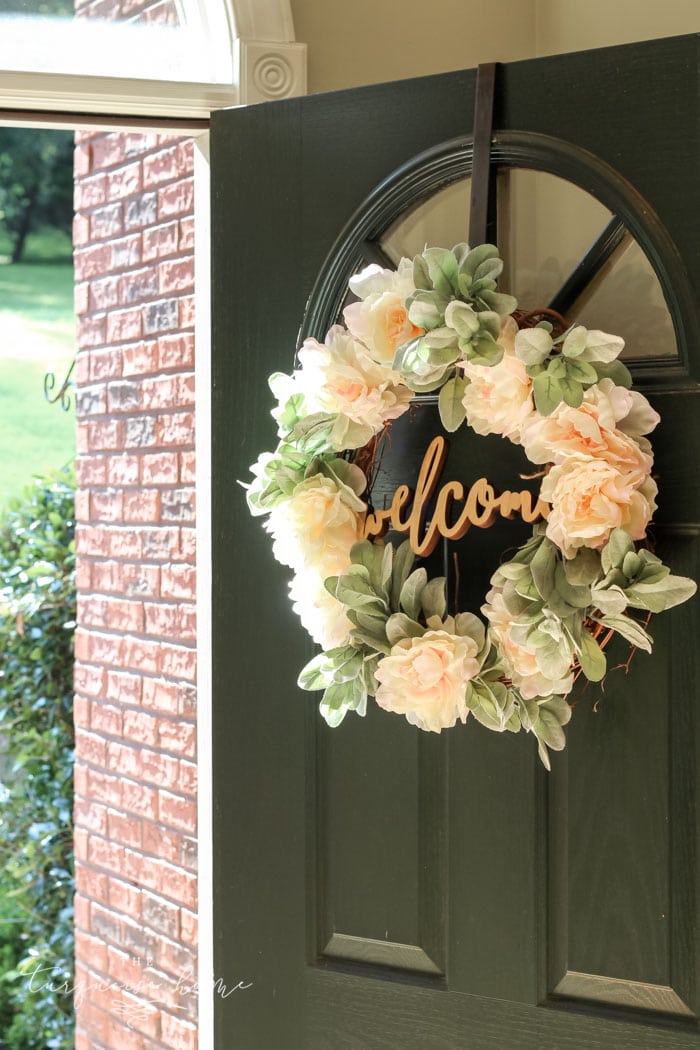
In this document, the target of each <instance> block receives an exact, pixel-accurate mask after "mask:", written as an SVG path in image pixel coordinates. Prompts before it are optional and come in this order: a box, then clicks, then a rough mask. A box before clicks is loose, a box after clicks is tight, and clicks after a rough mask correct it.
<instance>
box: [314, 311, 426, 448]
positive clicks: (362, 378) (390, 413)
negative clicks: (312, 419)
mask: <svg viewBox="0 0 700 1050" xmlns="http://www.w3.org/2000/svg"><path fill="white" fill-rule="evenodd" d="M299 360H300V362H301V364H302V369H301V371H300V372H297V373H295V377H297V381H298V387H299V389H300V390H301V391H302V392H303V394H304V399H305V404H306V408H307V412H308V414H312V413H314V412H325V413H328V415H337V417H338V418H337V419H336V421H335V423H334V425H333V430H332V433H331V446H332V448H334V449H335V450H336V451H340V450H341V449H349V448H360V447H361V446H362V445H366V444H367V442H368V441H369V440H370V438H371V437H372V436H373V435H374V434H376V433H378V432H379V431H380V430H381V429H382V427H383V425H384V423H385V422H387V421H388V420H392V419H397V418H398V417H399V416H401V415H403V413H404V412H405V411H406V409H407V408H408V405H409V402H410V401H411V398H412V397H413V393H412V391H410V390H409V389H408V387H407V386H406V385H405V384H404V383H402V382H401V376H400V375H399V373H398V372H394V371H392V369H390V368H386V367H384V366H382V365H379V364H377V363H376V362H375V361H373V360H372V358H371V357H370V356H369V354H368V353H367V352H366V350H365V348H364V347H363V346H362V345H361V344H360V343H359V342H357V340H356V339H354V338H353V336H352V335H350V334H349V333H348V332H346V331H345V329H344V328H342V327H341V326H340V325H335V326H334V327H333V328H331V330H330V331H329V333H328V335H327V336H326V343H325V344H323V343H319V342H317V341H316V340H315V339H307V340H305V342H304V345H303V347H302V349H301V350H300V351H299Z"/></svg>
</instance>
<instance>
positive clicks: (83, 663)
mask: <svg viewBox="0 0 700 1050" xmlns="http://www.w3.org/2000/svg"><path fill="white" fill-rule="evenodd" d="M85 630H88V628H85ZM75 664H76V666H80V667H88V668H90V667H91V668H94V669H95V670H96V671H97V670H99V671H102V670H104V667H105V665H104V664H101V663H98V662H96V661H95V660H76V661H75ZM121 670H122V671H123V673H124V674H128V675H131V676H132V677H138V678H148V679H151V680H153V681H159V682H160V681H165V682H166V683H168V684H173V685H179V684H181V683H182V678H180V677H179V676H177V677H176V676H175V675H167V674H159V673H158V672H157V671H138V672H136V671H132V670H129V669H127V668H125V667H124V668H122V669H121ZM189 684H190V683H188V685H189ZM192 687H193V688H195V689H196V688H197V686H196V683H192ZM80 695H81V696H82V695H83V694H82V693H81V694H80ZM93 699H94V697H93ZM127 706H129V707H135V708H139V709H141V710H144V711H150V710H151V708H150V707H144V706H143V704H129V705H127ZM173 717H178V716H173ZM180 717H182V716H180ZM193 721H194V719H193Z"/></svg>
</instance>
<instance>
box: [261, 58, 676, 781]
mask: <svg viewBox="0 0 700 1050" xmlns="http://www.w3.org/2000/svg"><path fill="white" fill-rule="evenodd" d="M494 84H495V69H494V67H486V68H484V69H480V71H479V76H478V81H477V107H476V113H475V133H474V147H473V166H472V199H471V212H470V238H469V239H470V245H467V244H466V243H458V244H457V245H455V246H454V247H453V248H451V249H447V248H441V247H437V246H429V247H426V248H425V249H424V250H423V251H422V252H421V253H420V254H418V255H416V256H415V257H414V258H413V259H406V258H404V259H401V261H400V262H399V264H398V266H397V268H396V269H393V268H389V267H387V266H383V265H380V263H377V262H371V263H370V264H369V265H367V266H365V267H364V268H363V269H361V270H360V272H354V271H356V270H357V268H358V263H359V258H358V256H362V255H363V254H365V255H366V254H367V244H368V241H367V238H368V236H369V235H370V234H371V233H372V232H374V231H373V225H374V227H375V229H376V228H378V229H379V230H381V229H385V228H386V226H387V225H388V224H389V222H388V221H387V214H386V199H387V198H386V194H384V193H383V192H379V193H378V194H376V195H375V196H374V200H373V201H372V200H371V201H370V206H369V207H368V208H366V209H365V211H364V215H363V219H362V222H361V223H359V222H358V223H357V224H356V226H355V228H354V229H352V230H351V231H350V232H349V235H347V234H346V235H345V236H344V237H341V241H340V250H338V251H337V252H336V253H335V254H334V256H333V257H332V258H331V260H329V263H328V266H327V267H326V272H325V273H324V275H322V280H321V282H320V286H319V289H317V294H315V295H313V296H312V300H311V306H310V309H309V313H308V315H307V319H306V320H307V324H306V331H309V330H311V331H312V332H316V333H318V332H320V329H319V328H318V324H319V322H320V320H321V319H322V318H323V315H324V311H325V316H326V317H328V316H337V313H338V309H339V306H340V301H342V299H341V300H339V298H338V293H339V289H340V294H341V296H342V298H343V299H344V298H345V297H346V291H345V287H344V285H345V282H344V281H343V282H341V281H339V280H338V275H339V273H347V272H353V276H351V277H350V278H349V281H348V282H347V283H348V284H349V289H350V291H351V292H352V293H353V294H354V296H355V297H356V301H355V302H352V303H350V304H349V305H347V306H346V307H345V309H344V310H343V314H342V316H343V321H344V324H334V325H332V327H331V328H330V330H329V331H328V333H327V334H326V336H325V338H324V339H323V340H322V341H321V340H319V339H318V338H314V335H313V334H312V335H309V336H307V338H306V339H304V341H303V343H302V346H301V348H300V349H299V351H298V354H297V360H296V363H297V367H295V369H294V370H293V372H292V374H291V375H285V374H281V373H277V374H275V375H273V376H271V377H270V387H271V389H272V392H273V394H274V396H275V398H276V401H277V404H276V407H275V408H274V409H273V410H272V415H273V417H274V419H275V420H276V422H277V426H278V438H279V442H278V445H277V448H276V449H275V451H274V452H264V453H263V454H262V455H261V456H260V457H259V459H258V461H257V463H256V464H255V465H254V466H253V468H252V470H253V473H254V475H255V480H254V481H253V482H252V483H251V484H250V485H249V486H248V493H247V496H248V504H249V507H250V510H251V512H252V513H253V514H258V515H265V528H266V529H267V531H268V532H269V533H270V534H271V536H272V538H273V554H274V556H275V558H276V559H277V560H278V561H280V562H281V563H282V564H284V565H286V566H288V567H289V568H291V569H292V571H293V577H292V581H291V584H290V597H291V600H292V603H293V607H294V610H295V612H296V613H297V614H298V615H299V617H300V619H301V621H302V623H303V625H304V627H305V628H306V630H307V631H308V633H309V634H310V635H311V637H312V638H313V639H314V641H316V642H317V643H318V644H319V645H320V646H321V647H322V650H323V651H322V652H321V653H320V654H319V655H318V656H316V657H314V658H313V659H312V660H311V661H310V662H309V663H308V664H307V666H306V667H305V668H304V669H303V671H302V672H301V675H300V677H299V685H300V686H301V688H302V689H307V690H323V697H322V699H321V702H320V710H321V714H322V715H323V717H324V718H325V719H326V721H327V722H328V723H329V724H330V725H332V726H337V725H339V724H340V722H342V720H343V718H344V717H345V715H346V713H347V712H349V711H354V712H356V713H358V714H360V715H363V714H364V713H365V711H366V709H367V704H368V702H369V701H370V700H373V701H374V702H376V703H377V704H378V705H379V706H380V707H382V708H384V709H385V710H387V711H391V712H394V713H397V714H401V715H404V716H405V717H406V719H407V720H408V721H409V722H410V723H412V724H413V725H415V726H417V727H418V728H420V729H422V730H426V731H433V732H441V731H442V730H443V729H448V728H453V727H455V726H456V725H457V724H460V725H463V724H464V723H467V721H468V718H469V715H470V714H471V715H472V716H473V719H474V720H475V721H477V722H480V723H481V724H482V725H483V726H485V727H486V728H488V729H491V730H494V731H496V732H504V731H509V732H514V733H515V732H519V731H520V730H525V731H526V732H530V733H532V734H533V735H534V737H535V738H536V740H537V742H538V749H539V754H540V757H541V759H542V762H543V763H544V764H545V766H546V767H547V768H549V757H548V749H553V750H561V749H562V748H563V747H564V746H565V733H564V729H563V727H564V725H566V723H567V722H568V721H569V719H570V717H571V706H570V703H569V699H568V698H569V696H570V694H571V691H572V689H573V687H574V684H575V682H576V681H577V679H579V678H581V677H583V678H585V679H587V680H589V681H593V682H598V681H600V680H601V679H602V678H603V677H604V676H605V674H606V672H607V661H606V655H605V648H606V646H607V643H608V642H609V640H610V639H611V638H612V636H613V635H614V634H619V635H621V636H622V638H624V639H625V640H626V641H627V642H628V643H629V645H630V646H631V648H632V651H634V650H635V649H637V648H640V649H644V650H646V651H647V652H651V647H652V640H651V637H650V635H649V633H648V630H647V628H648V623H649V618H650V616H651V614H652V613H654V612H661V611H663V610H665V609H668V608H671V607H673V606H674V605H678V604H679V603H681V602H683V601H686V600H687V599H688V598H690V597H691V596H692V595H693V594H694V593H695V589H696V588H695V584H694V583H693V582H692V581H691V580H689V579H686V578H685V577H679V576H673V575H671V572H670V569H669V568H668V567H666V566H665V565H663V564H662V562H661V561H660V559H659V558H658V557H656V555H655V554H654V553H653V551H652V549H651V544H650V542H649V539H648V535H647V530H648V527H649V524H650V522H651V520H652V516H653V513H654V511H655V509H656V497H657V493H658V488H657V483H656V481H655V479H654V478H653V476H652V469H653V453H652V448H651V444H650V442H649V439H648V437H647V435H648V434H649V433H650V432H651V431H652V430H653V429H654V427H655V426H656V424H657V423H658V421H659V416H658V414H657V413H656V412H655V411H654V409H653V408H652V407H651V405H650V404H649V402H648V401H647V399H646V398H645V397H644V396H643V395H642V394H641V393H639V392H638V391H635V390H633V389H632V379H631V375H630V373H629V371H628V369H627V368H626V367H625V365H624V364H623V363H622V362H621V361H620V360H619V355H620V353H621V351H622V349H623V346H624V341H623V340H622V339H621V338H620V337H619V336H616V335H611V334H608V333H606V332H602V331H599V330H592V329H588V328H586V327H584V326H583V325H581V324H577V323H576V322H575V321H573V322H569V321H568V320H566V319H564V318H563V317H561V316H560V315H559V314H558V313H557V312H556V311H552V310H549V309H542V310H538V311H534V312H527V313H526V312H524V311H519V310H518V304H517V301H516V300H515V298H514V297H513V296H511V295H508V294H504V292H503V291H500V290H499V289H498V287H497V281H498V278H499V277H500V275H501V272H502V270H503V263H502V261H501V259H500V257H499V253H498V249H497V248H496V247H495V246H494V245H492V244H489V243H485V242H486V230H487V219H488V202H489V197H490V192H489V183H490V178H491V165H490V157H489V154H490V146H491V139H492V134H491V112H492V106H493V91H494ZM454 152H455V153H456V154H457V155H458V151H454ZM436 156H439V154H436ZM447 156H448V163H447V164H445V151H444V150H443V151H442V158H441V164H435V165H433V167H432V168H431V165H430V163H428V164H427V165H424V166H423V168H422V169H421V170H420V178H419V180H418V181H419V182H420V185H421V191H422V192H423V195H425V193H426V192H427V189H429V188H430V187H429V184H430V183H431V181H432V188H438V187H439V186H442V185H444V184H445V182H448V181H452V180H453V179H454V178H455V177H458V176H457V175H456V174H455V173H456V172H457V171H458V170H459V174H460V175H461V174H462V173H463V172H462V170H461V169H462V168H463V157H460V156H458V157H457V159H458V161H459V166H457V165H453V166H452V167H450V162H449V150H448V151H447ZM417 170H418V169H417ZM399 181H400V180H399ZM404 181H405V180H404ZM410 181H411V180H410V179H409V180H408V184H409V187H410ZM413 190H414V194H413V199H412V200H411V199H410V198H409V199H407V200H405V201H401V203H402V204H403V206H404V207H405V206H406V204H409V203H413V201H414V200H415V196H416V193H415V186H414V187H413ZM380 191H381V188H380ZM398 197H399V199H400V197H401V194H398ZM380 205H381V206H380ZM392 207H394V208H395V207H396V201H395V202H394V203H393V205H392ZM373 208H374V214H373ZM382 209H383V211H384V214H383V215H382ZM396 214H398V213H397V212H396V213H395V214H394V215H393V216H391V218H394V217H395V215H396ZM380 217H381V221H382V222H383V225H380V226H379V227H377V225H376V224H377V221H378V219H380ZM362 227H364V229H363V228H362ZM329 309H330V310H331V312H330V313H329ZM421 395H423V396H424V395H430V396H432V397H437V400H438V407H439V415H440V420H441V424H442V428H443V431H444V433H440V434H436V435H435V437H434V439H433V440H432V441H431V442H430V444H429V447H428V449H427V451H426V452H425V456H424V458H423V461H422V464H421V467H420V470H419V473H418V480H417V482H416V485H415V487H414V488H413V489H409V487H408V486H407V485H405V484H401V485H399V486H397V487H396V489H395V491H394V493H393V496H392V498H391V500H390V501H389V502H388V504H387V505H386V506H382V507H375V506H374V505H373V502H372V485H373V480H374V476H375V472H376V467H377V464H378V462H379V461H380V460H381V455H382V449H383V447H384V446H385V444H386V442H387V441H388V440H390V436H391V428H392V423H393V422H394V421H395V420H396V419H398V418H399V417H401V416H402V415H403V414H404V413H406V412H407V411H408V410H409V407H410V406H411V403H412V402H413V401H414V399H415V398H420V397H421ZM461 427H469V428H471V430H472V431H474V432H475V433H476V434H479V435H487V434H497V435H499V436H500V437H502V438H503V439H504V440H507V441H509V442H512V443H513V444H516V445H519V446H521V447H522V449H523V451H524V453H525V455H526V457H527V459H528V460H529V461H530V463H531V464H532V473H533V475H536V476H537V477H538V479H539V483H540V488H539V493H538V496H537V498H536V499H533V498H532V497H531V493H530V492H529V491H528V490H526V489H523V488H522V487H517V486H514V488H513V490H512V491H511V490H509V491H501V492H497V491H496V490H495V489H494V487H493V485H492V484H491V483H490V482H489V480H488V478H486V477H481V478H476V479H473V480H471V482H470V483H467V481H466V479H461V478H460V479H451V480H448V481H446V482H443V481H442V470H443V468H444V460H445V450H446V440H447V439H446V437H445V434H451V433H454V432H455V431H457V430H458V429H460V428H461ZM514 516H515V517H519V518H522V520H523V521H525V522H527V523H528V524H531V526H532V532H531V535H530V537H529V539H528V540H527V542H526V543H525V544H523V545H522V546H521V547H520V548H519V549H518V550H517V552H516V553H515V555H514V556H511V557H508V558H507V559H505V558H503V559H502V560H501V563H500V564H497V565H494V566H493V575H492V576H491V585H490V589H489V590H488V591H487V593H486V594H485V595H484V596H483V604H482V605H481V607H480V608H479V609H476V610H461V611H460V610H456V609H455V610H452V611H449V610H448V599H447V588H446V580H445V578H444V577H443V576H440V577H433V578H429V576H428V572H427V569H426V567H425V566H424V565H422V564H420V562H421V560H422V559H424V558H425V557H427V555H429V554H430V552H431V551H432V550H433V549H434V548H435V545H436V544H437V543H438V541H439V540H440V539H442V540H444V541H448V542H449V541H450V540H454V539H457V538H460V537H462V536H464V535H465V534H466V533H467V531H468V530H469V529H471V528H479V529H484V528H488V527H490V525H492V524H493V523H494V521H496V520H497V519H498V518H511V517H514ZM404 535H405V536H407V539H405V540H402V536H404Z"/></svg>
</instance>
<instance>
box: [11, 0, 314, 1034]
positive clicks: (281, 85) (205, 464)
mask: <svg viewBox="0 0 700 1050" xmlns="http://www.w3.org/2000/svg"><path fill="white" fill-rule="evenodd" d="M175 2H176V3H177V4H178V5H179V6H180V8H181V10H182V11H183V13H184V14H185V16H186V18H187V19H188V20H189V21H190V24H192V20H193V19H194V20H196V19H199V23H198V24H199V25H200V27H201V28H202V29H203V31H204V32H205V33H206V34H208V36H209V38H210V40H211V41H212V46H216V47H218V48H222V47H223V48H225V49H226V51H227V55H228V56H229V58H230V69H231V78H230V83H227V84H222V83H218V84H214V83H187V82H169V81H154V80H132V79H125V78H121V79H120V78H107V77H94V76H87V75H80V74H75V75H65V74H52V73H41V72H37V71H36V70H34V71H32V69H31V68H28V69H27V70H26V71H22V72H9V71H2V70H0V125H5V126H6V125H20V126H23V127H37V128H42V127H62V128H66V129H68V130H75V129H88V128H92V129H101V130H106V131H107V130H109V131H114V130H119V131H121V130H131V129H135V128H140V129H142V130H148V131H153V132H154V133H158V132H177V133H178V134H182V135H187V136H192V137H193V138H194V141H195V146H196V149H195V217H196V221H195V273H196V281H195V301H196V312H195V317H196V321H195V340H196V345H197V354H196V364H195V383H196V390H197V399H196V417H195V418H196V435H195V441H196V448H197V473H196V493H197V677H198V687H197V689H198V704H197V712H198V713H197V735H198V760H197V764H198V773H199V786H198V829H199V830H198V921H199V943H198V985H199V1014H198V1039H199V1045H200V1046H206V1047H214V1045H215V1043H214V980H215V977H216V976H217V975H215V974H214V901H213V850H212V836H211V828H212V814H213V795H212V788H213V785H212V780H211V769H212V673H211V661H212V643H211V635H212V623H211V589H212V562H211V397H210V389H211V327H210V309H211V301H210V293H209V288H210V281H209V271H210V262H209V258H210V252H209V241H210V215H209V199H210V192H209V190H210V170H209V133H208V128H209V117H210V114H211V113H212V111H213V110H216V109H222V108H224V107H227V106H233V105H245V104H249V103H253V102H262V101H267V100H275V99H279V98H285V97H290V96H294V95H301V94H305V93H306V45H305V44H301V43H298V42H296V41H295V39H294V24H293V19H292V12H291V7H290V0H175ZM194 24H197V22H196V21H195V23H194ZM220 59H221V54H219V60H220ZM28 66H30V63H29V62H28Z"/></svg>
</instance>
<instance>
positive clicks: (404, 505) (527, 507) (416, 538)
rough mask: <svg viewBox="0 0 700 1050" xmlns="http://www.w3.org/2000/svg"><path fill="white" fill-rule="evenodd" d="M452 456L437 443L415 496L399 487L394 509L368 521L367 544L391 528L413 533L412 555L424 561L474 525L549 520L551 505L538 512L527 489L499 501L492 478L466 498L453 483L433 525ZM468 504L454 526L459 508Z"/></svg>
mask: <svg viewBox="0 0 700 1050" xmlns="http://www.w3.org/2000/svg"><path fill="white" fill-rule="evenodd" d="M446 456H447V443H446V441H445V439H444V438H443V437H436V438H433V440H432V441H431V442H430V444H429V445H428V448H427V450H426V453H425V455H424V457H423V462H422V464H421V468H420V472H419V474H418V480H417V482H416V488H415V491H414V492H412V491H411V489H410V488H409V487H408V485H399V487H398V488H397V489H396V491H395V492H394V495H393V498H392V500H391V505H390V506H389V507H387V509H386V510H378V511H375V512H374V513H373V514H368V515H367V520H366V522H365V532H364V535H365V538H366V539H372V538H373V537H374V536H381V535H382V534H383V533H384V532H385V531H386V529H387V528H389V527H391V528H392V529H394V530H395V531H396V532H402V533H408V539H409V543H410V544H411V550H413V552H414V553H415V554H417V555H419V556H420V557H426V556H427V555H428V554H431V553H432V552H433V551H434V550H435V547H436V546H437V542H438V540H439V538H440V536H444V537H445V539H448V540H459V539H461V538H462V536H464V535H465V533H466V532H467V530H468V529H469V527H470V526H471V525H476V527H477V528H479V529H487V528H488V527H489V526H490V525H493V523H494V522H495V520H496V518H497V517H498V516H499V515H500V516H501V517H502V518H512V517H513V515H514V514H519V515H520V517H521V518H522V519H523V521H527V522H534V521H538V520H540V519H542V518H546V517H547V514H548V512H549V504H548V503H544V502H543V501H542V500H541V499H538V500H537V502H536V503H535V505H534V507H533V505H532V502H533V495H532V493H531V492H529V491H528V490H527V489H523V490H522V491H520V492H510V491H508V490H507V491H505V492H502V493H501V494H500V495H498V494H497V493H496V491H495V489H494V488H493V486H492V485H491V484H489V482H488V481H487V480H486V478H479V479H478V480H477V481H475V482H474V484H473V485H471V486H470V487H469V489H468V490H467V491H466V492H465V488H464V485H463V484H462V482H461V481H448V482H446V484H444V485H443V486H442V488H441V489H440V491H439V492H438V493H437V498H436V500H435V508H434V510H433V512H432V516H431V517H430V520H429V521H427V520H426V518H427V514H426V510H427V508H428V506H429V504H430V503H431V502H432V500H433V497H434V494H435V490H436V489H437V485H438V482H439V480H440V475H441V474H442V470H443V467H444V465H445V457H446ZM459 504H463V508H462V510H461V511H460V512H459V513H458V515H457V517H456V519H455V521H454V522H453V524H451V525H450V524H449V520H450V518H452V517H453V516H454V512H455V510H456V506H457V505H459Z"/></svg>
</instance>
